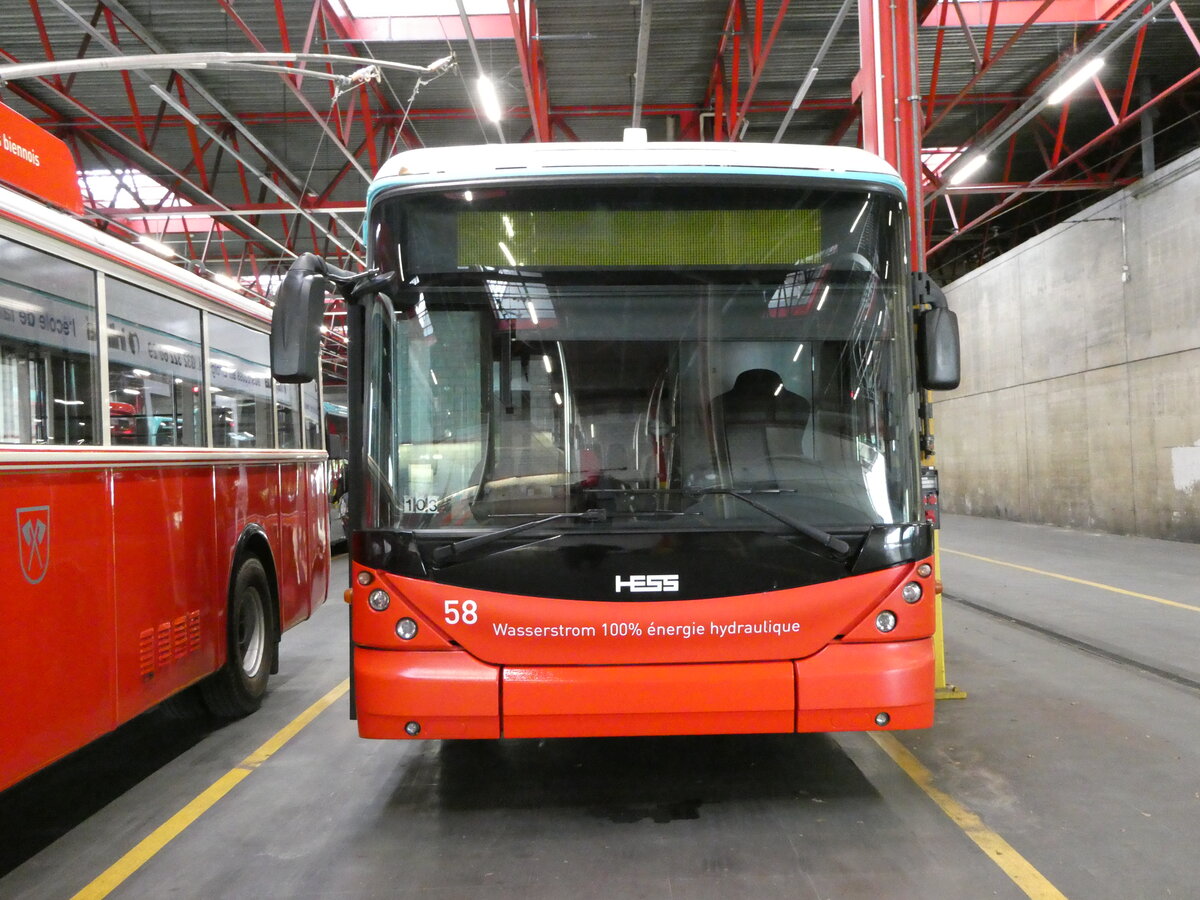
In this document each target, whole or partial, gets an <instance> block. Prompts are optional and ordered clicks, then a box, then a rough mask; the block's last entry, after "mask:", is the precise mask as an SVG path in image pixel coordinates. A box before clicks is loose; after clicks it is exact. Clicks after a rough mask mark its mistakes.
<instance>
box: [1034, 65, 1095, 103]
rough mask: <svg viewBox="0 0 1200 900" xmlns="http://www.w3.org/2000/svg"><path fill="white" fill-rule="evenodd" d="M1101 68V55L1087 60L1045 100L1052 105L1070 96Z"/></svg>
mask: <svg viewBox="0 0 1200 900" xmlns="http://www.w3.org/2000/svg"><path fill="white" fill-rule="evenodd" d="M1103 68H1104V57H1103V56H1097V57H1096V58H1095V59H1092V60H1089V61H1088V62H1086V63H1084V64H1083V65H1082V66H1080V67H1079V70H1078V71H1076V72H1075V74H1074V75H1072V76H1071V77H1070V78H1068V79H1067V80H1066V81H1064V82H1063V83H1062V84H1060V85H1059V86H1058V87H1056V88H1055V89H1054V93H1052V94H1051V95H1050V97H1049V98H1048V99H1047V100H1046V102H1047V103H1049V104H1052V105H1053V104H1056V103H1062V102H1063V101H1064V100H1066V99H1067V98H1068V97H1069V96H1071V94H1073V93H1075V92H1076V91H1077V90H1079V88H1080V87H1082V86H1083V84H1084V83H1085V82H1086V81H1087V80H1088V79H1089V78H1091V77H1092V76H1093V75H1095V74H1096V73H1097V72H1099V71H1100V70H1101V69H1103Z"/></svg>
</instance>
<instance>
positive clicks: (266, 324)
mask: <svg viewBox="0 0 1200 900" xmlns="http://www.w3.org/2000/svg"><path fill="white" fill-rule="evenodd" d="M0 113H3V116H0V126H2V127H3V129H4V138H5V140H4V143H5V147H6V148H7V147H9V146H10V145H12V146H18V147H20V148H22V149H26V148H29V149H27V150H26V152H25V153H23V154H21V155H20V156H15V157H12V158H6V159H5V160H4V162H3V163H2V165H0V171H3V173H4V176H3V177H4V180H10V176H11V177H12V179H13V180H14V182H15V183H16V184H19V185H21V186H22V187H24V188H27V189H29V190H37V189H41V188H42V187H45V186H54V185H53V182H51V181H50V180H49V176H48V173H47V172H45V171H41V169H48V168H49V161H50V159H51V157H52V155H53V153H54V152H55V143H54V139H52V138H50V137H49V136H48V135H44V134H42V135H38V134H37V132H36V129H33V128H32V127H31V123H29V122H28V121H27V120H24V119H21V118H20V117H18V116H16V114H15V113H13V112H12V111H11V110H8V109H7V108H5V107H0ZM59 149H61V151H62V152H63V155H64V156H65V166H64V170H63V172H62V173H61V174H62V177H64V178H66V179H69V183H70V184H71V185H75V170H74V165H73V164H72V163H71V162H70V158H69V154H66V153H65V147H62V148H59ZM19 163H24V164H28V165H29V166H30V167H31V171H30V172H29V173H27V175H28V177H26V178H24V179H23V180H17V176H19V175H20V172H19V171H17V167H18V164H19ZM56 190H57V193H56V194H55V195H54V198H55V199H57V198H59V197H69V194H70V192H69V191H65V190H64V189H62V187H61V185H57V187H56ZM28 192H29V191H21V192H18V191H15V190H10V189H9V188H7V187H0V569H2V572H3V574H2V576H0V593H2V596H3V610H4V619H5V626H4V628H3V630H2V631H0V709H3V711H4V712H3V733H4V740H3V749H2V750H0V789H3V788H6V787H8V786H9V785H11V784H13V783H14V782H16V781H18V780H20V779H22V778H24V777H25V776H27V775H29V774H31V773H32V772H34V771H36V770H37V769H39V768H41V767H43V766H45V765H47V764H48V763H50V762H52V761H54V760H56V759H58V758H60V757H62V756H64V755H66V754H68V753H70V752H71V751H73V750H75V749H77V748H79V747H81V746H83V745H84V744H85V743H87V742H89V741H91V740H93V739H94V738H96V737H98V736H99V735H101V734H104V733H105V732H107V731H110V730H112V729H114V728H116V727H117V726H118V725H119V724H121V723H123V722H125V721H127V720H129V719H131V718H132V717H134V716H136V715H138V714H139V713H141V712H143V711H145V710H147V709H148V708H150V707H151V706H154V705H155V704H158V703H160V702H162V701H165V700H168V699H169V698H174V697H177V696H178V695H179V694H180V693H181V692H183V691H185V690H192V691H194V692H195V693H196V694H198V695H199V696H200V697H201V698H202V699H203V700H204V701H205V702H206V703H207V705H208V706H209V707H210V708H211V709H212V710H213V711H214V712H216V713H218V714H220V715H222V716H239V715H245V714H247V713H249V712H251V711H253V710H254V709H255V708H257V707H258V705H259V704H260V702H261V700H262V698H263V695H264V693H265V691H266V687H267V679H268V677H269V675H270V674H271V673H272V672H274V671H275V670H276V667H277V665H278V662H279V658H278V651H277V645H278V641H279V638H280V634H281V633H282V632H283V631H285V630H287V629H288V628H290V627H291V626H293V625H295V624H296V623H297V622H300V621H301V620H303V619H306V618H307V617H308V616H309V615H310V614H311V613H312V611H313V609H314V608H315V607H316V606H317V605H319V604H320V603H321V602H322V601H323V600H324V598H325V595H326V592H327V589H328V583H329V542H328V533H327V529H328V482H327V472H326V468H327V462H326V454H325V451H324V447H323V430H322V426H321V422H320V400H319V397H318V396H317V388H316V387H315V385H304V386H302V387H301V386H297V385H282V384H277V383H275V382H274V381H273V380H272V378H271V374H270V362H269V348H268V331H269V329H270V324H271V323H270V310H268V309H267V308H266V307H265V306H263V305H261V304H255V303H251V302H250V301H248V300H246V299H244V298H242V297H240V296H239V295H238V294H236V293H235V292H233V291H229V290H225V289H223V288H221V287H219V286H217V285H215V284H213V283H212V282H209V281H208V280H206V279H204V278H201V277H200V276H198V275H196V274H193V273H190V272H187V271H185V270H183V269H181V268H179V267H177V266H173V265H170V264H168V263H166V262H165V261H163V260H161V259H159V258H158V257H156V256H154V255H153V254H151V253H148V252H145V251H143V250H141V249H139V248H137V247H133V246H130V245H129V244H128V243H126V242H124V241H120V240H117V239H116V238H114V237H112V236H110V235H107V234H104V233H101V232H100V231H98V230H97V229H95V228H92V227H90V226H88V225H85V224H83V223H82V222H81V221H79V220H78V219H77V218H75V217H73V216H70V215H68V214H66V213H64V212H62V211H59V210H56V209H52V208H50V207H49V206H47V205H46V204H45V203H44V202H41V201H40V200H38V199H31V197H30V196H28V195H27V194H28ZM75 195H76V196H75V199H76V203H77V201H78V187H77V185H75ZM175 702H177V703H179V702H180V701H178V700H176V701H175Z"/></svg>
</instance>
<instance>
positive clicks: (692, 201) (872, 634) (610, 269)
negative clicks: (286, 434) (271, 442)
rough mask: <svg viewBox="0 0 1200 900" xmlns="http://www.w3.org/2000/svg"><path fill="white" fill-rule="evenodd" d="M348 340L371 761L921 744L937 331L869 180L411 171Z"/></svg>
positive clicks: (946, 333)
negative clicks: (838, 736)
mask: <svg viewBox="0 0 1200 900" xmlns="http://www.w3.org/2000/svg"><path fill="white" fill-rule="evenodd" d="M367 209H368V222H367V235H368V239H369V240H368V245H369V246H368V252H369V254H370V264H371V266H372V269H371V270H370V271H368V272H366V273H363V274H361V275H357V276H356V275H352V274H351V273H347V272H342V271H340V270H334V269H332V268H331V267H329V266H327V265H325V264H324V263H323V262H322V261H320V260H319V259H317V258H315V257H302V258H301V259H300V260H299V261H298V262H297V263H296V264H295V265H294V266H293V269H292V270H291V272H289V274H288V276H287V277H286V278H285V279H284V282H283V284H282V286H281V290H280V294H279V298H278V303H279V307H278V311H277V320H278V323H277V328H276V331H275V332H274V334H273V337H272V341H273V348H272V349H273V354H274V355H273V360H274V363H275V365H276V374H277V376H278V377H280V378H293V379H303V378H310V377H312V376H313V375H314V374H315V365H316V363H315V348H316V339H317V336H316V331H315V325H314V323H316V321H317V319H316V315H317V314H318V312H319V309H320V306H321V303H322V302H323V297H324V291H325V288H326V287H328V286H330V285H331V284H332V285H336V286H337V288H338V289H339V290H340V291H341V293H342V295H343V296H344V297H345V299H346V300H347V302H348V305H349V329H350V330H349V346H350V363H349V410H350V419H349V421H350V435H351V437H350V445H351V447H350V454H349V463H350V493H349V496H350V502H351V510H350V517H351V522H350V528H351V538H350V555H351V562H352V572H353V576H352V577H353V585H352V602H351V623H352V628H351V642H352V658H353V690H354V693H353V698H354V707H353V709H354V715H356V717H357V720H358V729H359V733H360V734H361V735H362V736H364V737H371V738H497V737H557V736H602V735H647V734H655V735H659V734H698V733H749V732H795V731H841V730H871V729H897V728H918V727H925V726H928V725H930V724H931V723H932V719H933V704H934V644H933V635H934V628H935V613H934V594H935V584H934V576H933V568H932V566H933V532H932V528H933V525H932V523H930V522H929V521H927V520H926V517H925V514H924V511H923V509H922V503H921V493H920V481H919V465H918V461H919V460H918V447H919V437H920V434H921V432H922V422H921V419H922V416H925V417H926V418H927V417H928V414H927V409H928V406H927V404H926V403H925V402H924V397H925V395H924V391H925V390H926V389H938V388H946V387H952V386H954V385H955V384H956V383H957V380H958V374H957V373H958V341H957V334H958V333H957V324H956V322H955V319H954V316H953V313H952V312H950V310H949V309H948V308H947V307H946V304H945V298H944V296H942V295H941V292H940V291H938V290H936V289H935V288H933V287H932V286H931V285H930V284H929V282H928V279H926V278H924V277H923V276H914V275H913V273H911V272H910V261H909V257H908V252H909V251H908V247H907V229H908V226H907V221H908V219H907V216H908V213H907V207H906V200H905V195H904V188H903V184H902V182H901V180H900V179H899V177H898V176H897V174H896V173H895V172H894V171H893V170H892V169H890V168H889V167H888V166H887V165H886V164H884V163H883V162H882V161H880V160H879V159H877V158H876V157H874V156H871V155H870V154H867V153H865V152H863V151H859V150H853V149H847V148H836V147H798V146H782V145H759V144H742V145H731V144H716V145H714V144H691V145H689V144H678V143H673V144H645V143H642V144H637V145H635V144H607V145H605V144H567V145H563V144H552V145H538V146H530V145H509V146H499V147H498V146H489V147H486V148H444V149H428V150H418V151H412V152H408V153H404V154H401V155H399V156H397V157H396V158H394V159H392V160H391V161H390V162H389V163H387V164H386V165H385V166H384V167H383V169H382V170H381V171H380V173H379V174H378V176H377V177H376V179H375V181H374V183H373V185H372V187H371V190H370V194H369V197H368V204H367Z"/></svg>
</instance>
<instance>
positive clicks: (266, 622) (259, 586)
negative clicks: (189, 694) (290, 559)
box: [201, 556, 276, 719]
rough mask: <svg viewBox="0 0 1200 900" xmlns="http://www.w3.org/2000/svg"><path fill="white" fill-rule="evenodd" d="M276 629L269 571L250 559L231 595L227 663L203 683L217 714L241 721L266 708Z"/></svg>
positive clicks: (208, 702)
mask: <svg viewBox="0 0 1200 900" xmlns="http://www.w3.org/2000/svg"><path fill="white" fill-rule="evenodd" d="M273 625H274V615H273V614H272V607H271V584H270V581H269V580H268V578H267V572H266V569H264V568H263V564H262V563H261V562H260V561H259V560H258V558H257V557H255V556H248V557H245V558H243V559H242V561H241V564H240V565H239V566H238V569H237V573H236V574H235V575H234V578H233V586H232V588H231V589H230V592H229V616H228V621H227V623H226V651H227V652H226V658H225V664H224V665H223V666H221V668H220V669H219V670H217V672H215V673H214V674H213V675H212V676H211V677H210V678H208V679H206V680H205V681H204V682H203V683H202V684H201V694H202V695H203V696H204V703H205V705H206V706H207V707H208V708H209V710H210V711H211V712H212V713H213V715H216V716H220V717H221V718H225V719H238V718H241V717H242V716H247V715H249V714H250V713H252V712H254V711H255V710H256V709H258V708H259V707H260V706H261V705H262V700H263V696H264V695H265V694H266V692H267V679H268V678H270V675H271V667H272V665H273V662H274V657H275V650H276V643H275V636H274V634H273V631H274V628H273Z"/></svg>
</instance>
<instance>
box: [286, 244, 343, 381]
mask: <svg viewBox="0 0 1200 900" xmlns="http://www.w3.org/2000/svg"><path fill="white" fill-rule="evenodd" d="M329 286H330V283H329V280H328V279H327V278H326V277H325V264H324V263H323V262H322V261H321V259H320V258H319V257H317V256H316V255H314V254H312V253H305V254H304V255H302V256H301V257H300V258H299V259H297V260H296V261H295V262H294V263H292V267H291V268H290V269H288V272H287V275H285V276H284V277H283V281H282V282H281V283H280V285H279V290H278V291H276V293H275V313H274V316H273V317H272V321H271V374H272V375H274V376H275V380H276V381H282V382H284V383H285V384H303V383H307V382H309V381H313V380H315V379H316V378H317V377H318V376H319V375H320V367H321V319H322V317H323V316H324V314H325V293H326V291H327V290H328V288H329Z"/></svg>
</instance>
